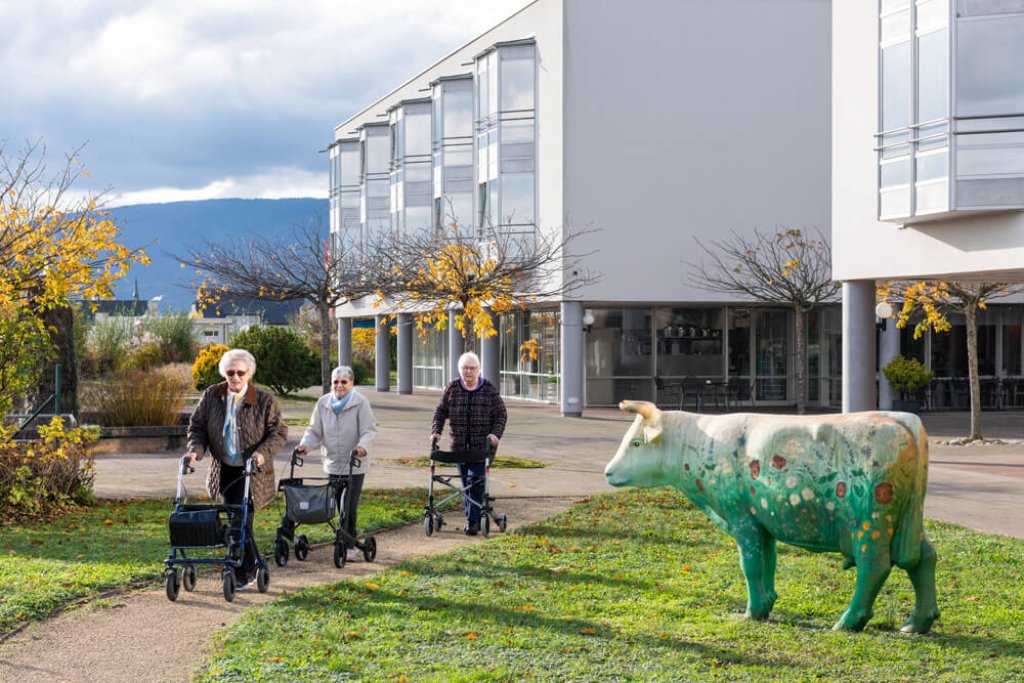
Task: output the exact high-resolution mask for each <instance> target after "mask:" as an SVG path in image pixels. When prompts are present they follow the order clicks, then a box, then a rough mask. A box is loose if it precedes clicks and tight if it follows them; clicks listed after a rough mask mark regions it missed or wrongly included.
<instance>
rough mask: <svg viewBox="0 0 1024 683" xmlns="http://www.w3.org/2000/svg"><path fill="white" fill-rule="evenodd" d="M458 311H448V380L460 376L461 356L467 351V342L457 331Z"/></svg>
mask: <svg viewBox="0 0 1024 683" xmlns="http://www.w3.org/2000/svg"><path fill="white" fill-rule="evenodd" d="M456 315H457V312H456V311H448V379H449V380H453V379H455V378H456V377H458V376H459V356H461V355H462V352H463V351H465V350H466V340H465V339H463V338H462V332H460V331H459V330H457V329H455V316H456Z"/></svg>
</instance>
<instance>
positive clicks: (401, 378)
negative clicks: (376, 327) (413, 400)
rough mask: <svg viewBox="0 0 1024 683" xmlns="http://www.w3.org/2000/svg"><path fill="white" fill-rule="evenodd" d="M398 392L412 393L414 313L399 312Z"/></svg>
mask: <svg viewBox="0 0 1024 683" xmlns="http://www.w3.org/2000/svg"><path fill="white" fill-rule="evenodd" d="M398 393H400V394H411V393H412V314H410V313H399V314H398Z"/></svg>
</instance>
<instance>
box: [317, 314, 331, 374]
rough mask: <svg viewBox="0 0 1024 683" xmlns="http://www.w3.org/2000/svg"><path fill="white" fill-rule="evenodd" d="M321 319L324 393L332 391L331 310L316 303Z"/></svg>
mask: <svg viewBox="0 0 1024 683" xmlns="http://www.w3.org/2000/svg"><path fill="white" fill-rule="evenodd" d="M316 312H317V314H319V317H320V383H321V384H322V385H323V386H322V389H323V391H324V393H325V394H326V393H328V392H329V391H330V390H331V309H330V307H329V306H328V305H327V304H325V303H323V302H317V303H316Z"/></svg>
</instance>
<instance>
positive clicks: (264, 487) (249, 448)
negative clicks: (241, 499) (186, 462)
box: [187, 382, 288, 507]
mask: <svg viewBox="0 0 1024 683" xmlns="http://www.w3.org/2000/svg"><path fill="white" fill-rule="evenodd" d="M227 395H228V383H227V382H221V383H220V384H215V385H213V386H212V387H210V388H208V389H207V390H206V391H205V392H203V396H202V398H201V399H199V405H198V406H196V409H195V411H194V412H193V413H192V417H191V418H190V419H189V421H188V446H187V450H189V451H195V452H196V454H197V455H198V457H199V458H200V459H201V458H202V457H203V455H204V454H205V453H206V452H207V451H209V452H210V454H211V455H212V456H213V458H214V459H216V460H217V461H218V462H220V463H224V464H227V465H234V466H236V467H237V466H239V465H242V464H244V463H245V462H246V461H247V460H249V458H251V457H252V454H253V453H255V452H257V451H259V452H260V453H262V454H263V457H264V460H265V461H266V465H265V466H264V467H263V471H262V472H260V473H259V474H258V475H257V476H256V480H254V481H253V485H252V492H253V502H254V503H255V504H256V507H264V506H265V505H267V504H268V503H269V499H272V498H273V496H274V464H273V463H274V456H275V455H277V452H278V451H280V450H281V449H282V448H283V447H284V444H285V442H286V441H287V440H288V425H286V424H285V422H284V419H283V418H282V417H281V409H280V408H279V407H278V405H277V401H276V400H275V399H274V395H273V394H271V393H270V392H268V391H264V390H263V389H257V388H256V387H255V386H253V385H252V384H250V385H249V389H248V391H246V393H245V397H244V398H243V399H242V405H241V406H239V408H238V415H237V421H238V444H239V446H240V447H241V449H242V453H241V456H242V457H241V458H240V459H239V460H237V461H235V462H232V461H231V456H230V455H228V452H227V448H226V446H225V443H224V418H225V417H226V415H227ZM210 466H211V478H212V476H219V474H220V472H219V468H216V469H217V473H216V475H214V473H213V471H212V470H213V469H214V468H215V465H214V464H213V463H212V462H211V463H210ZM268 494H269V499H268Z"/></svg>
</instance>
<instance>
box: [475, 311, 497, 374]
mask: <svg viewBox="0 0 1024 683" xmlns="http://www.w3.org/2000/svg"><path fill="white" fill-rule="evenodd" d="M487 314H488V315H489V316H491V324H493V325H494V329H495V331H497V332H498V334H496V335H494V336H493V337H484V338H483V340H482V341H481V342H480V366H481V367H480V373H481V374H482V375H483V376H484V377H485V378H486V379H488V380H489V381H490V382H491V384H493V385H494V386H496V387H498V389H499V390H500V389H501V329H499V327H498V326H499V325H500V324H501V321H500V320H499V319H498V318H497V316H495V315H494V314H493V313H492V312H491V309H489V308H488V309H487Z"/></svg>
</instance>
